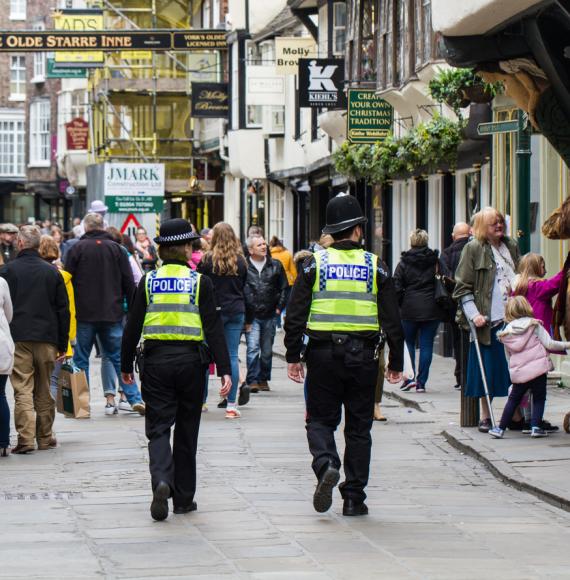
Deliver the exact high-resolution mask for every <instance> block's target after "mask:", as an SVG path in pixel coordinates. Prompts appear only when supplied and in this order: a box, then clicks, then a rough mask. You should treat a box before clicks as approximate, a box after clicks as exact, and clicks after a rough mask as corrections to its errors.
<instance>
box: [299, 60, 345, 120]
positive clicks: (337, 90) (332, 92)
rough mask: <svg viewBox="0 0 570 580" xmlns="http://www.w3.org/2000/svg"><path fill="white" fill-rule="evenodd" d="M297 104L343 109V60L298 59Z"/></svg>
mask: <svg viewBox="0 0 570 580" xmlns="http://www.w3.org/2000/svg"><path fill="white" fill-rule="evenodd" d="M299 106H300V107H327V108H328V109H344V108H345V107H346V95H345V94H344V60H342V59H334V58H309V59H304V58H301V59H299Z"/></svg>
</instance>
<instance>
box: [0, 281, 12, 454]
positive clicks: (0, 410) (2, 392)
mask: <svg viewBox="0 0 570 580" xmlns="http://www.w3.org/2000/svg"><path fill="white" fill-rule="evenodd" d="M13 312H14V311H13V308H12V299H11V298H10V289H9V288H8V283H7V282H6V280H4V278H0V457H8V454H9V452H10V407H9V406H8V401H7V400H6V383H7V382H8V377H9V376H10V374H11V373H12V369H13V368H14V341H13V340H12V335H11V334H10V322H11V321H12V316H13Z"/></svg>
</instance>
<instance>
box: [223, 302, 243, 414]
mask: <svg viewBox="0 0 570 580" xmlns="http://www.w3.org/2000/svg"><path fill="white" fill-rule="evenodd" d="M244 320H245V314H243V313H242V314H234V315H233V316H225V315H224V314H222V322H223V323H224V337H225V339H226V345H227V347H228V352H229V353H230V362H231V364H232V389H231V391H230V394H229V395H228V404H231V405H233V404H234V403H235V402H236V398H237V392H238V387H239V359H238V348H239V339H240V337H241V332H242V330H243V323H244Z"/></svg>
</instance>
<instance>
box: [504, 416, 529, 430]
mask: <svg viewBox="0 0 570 580" xmlns="http://www.w3.org/2000/svg"><path fill="white" fill-rule="evenodd" d="M526 425H527V424H526V423H525V422H524V419H521V420H520V421H511V422H510V423H509V424H508V428H509V431H524V429H525V427H526ZM528 428H529V429H530V425H528ZM529 433H530V431H529Z"/></svg>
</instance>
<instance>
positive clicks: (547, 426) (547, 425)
mask: <svg viewBox="0 0 570 580" xmlns="http://www.w3.org/2000/svg"><path fill="white" fill-rule="evenodd" d="M540 428H541V429H544V431H546V432H547V433H556V431H558V430H559V429H560V427H558V425H553V424H552V423H551V422H550V421H544V420H543V421H541V422H540Z"/></svg>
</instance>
